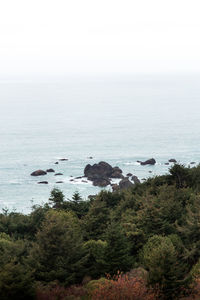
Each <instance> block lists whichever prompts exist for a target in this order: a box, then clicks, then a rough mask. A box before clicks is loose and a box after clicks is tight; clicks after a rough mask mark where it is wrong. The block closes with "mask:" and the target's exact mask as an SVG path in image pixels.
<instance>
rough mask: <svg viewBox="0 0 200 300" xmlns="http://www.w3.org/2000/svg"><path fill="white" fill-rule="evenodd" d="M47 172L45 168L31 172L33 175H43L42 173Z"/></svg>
mask: <svg viewBox="0 0 200 300" xmlns="http://www.w3.org/2000/svg"><path fill="white" fill-rule="evenodd" d="M46 174H47V172H45V171H43V170H36V171H34V172H33V173H31V176H41V175H46Z"/></svg>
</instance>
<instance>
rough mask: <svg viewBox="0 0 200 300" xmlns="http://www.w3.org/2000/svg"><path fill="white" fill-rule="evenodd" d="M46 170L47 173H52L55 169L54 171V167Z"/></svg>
mask: <svg viewBox="0 0 200 300" xmlns="http://www.w3.org/2000/svg"><path fill="white" fill-rule="evenodd" d="M46 172H47V173H53V172H55V171H54V169H47V170H46Z"/></svg>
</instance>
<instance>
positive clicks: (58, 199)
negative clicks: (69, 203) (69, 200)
mask: <svg viewBox="0 0 200 300" xmlns="http://www.w3.org/2000/svg"><path fill="white" fill-rule="evenodd" d="M64 198H65V196H64V194H63V192H62V191H61V190H59V189H57V188H54V189H53V190H52V191H51V196H50V198H49V202H50V204H51V205H52V207H53V208H62V207H63V204H64Z"/></svg>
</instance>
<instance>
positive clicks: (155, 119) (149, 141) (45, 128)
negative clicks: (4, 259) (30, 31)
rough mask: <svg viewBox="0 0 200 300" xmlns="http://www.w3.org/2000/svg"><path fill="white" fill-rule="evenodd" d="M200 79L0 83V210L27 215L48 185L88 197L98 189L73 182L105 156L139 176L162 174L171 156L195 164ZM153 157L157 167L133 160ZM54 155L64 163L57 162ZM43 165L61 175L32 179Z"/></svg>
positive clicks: (198, 158) (199, 155)
mask: <svg viewBox="0 0 200 300" xmlns="http://www.w3.org/2000/svg"><path fill="white" fill-rule="evenodd" d="M199 83H200V76H198V75H185V76H184V75H171V76H170V75H168V76H163V75H162V76H141V75H140V76H122V77H117V76H113V77H111V76H110V77H108V76H107V77H106V76H105V77H101V78H100V77H99V78H81V77H77V78H76V77H73V78H67V77H66V78H56V79H52V78H51V79H34V80H27V81H26V80H21V81H9V80H8V81H1V82H0V209H2V208H5V207H7V208H9V209H15V210H16V211H21V212H25V213H27V212H29V211H30V209H31V206H32V204H41V203H45V202H47V201H48V198H49V194H50V191H51V190H52V188H53V187H59V188H60V189H61V190H62V191H63V192H64V194H65V196H66V198H70V197H71V196H72V194H73V193H74V192H75V191H79V192H80V194H81V195H82V197H83V198H87V196H88V195H89V194H94V193H96V192H98V191H99V190H100V188H97V187H93V186H92V184H91V183H83V182H82V181H81V180H76V181H70V179H72V178H73V177H75V176H81V175H83V170H84V167H85V165H86V164H88V163H92V164H93V163H96V162H99V161H102V160H104V161H107V162H109V163H110V164H112V165H113V166H115V165H117V166H119V167H120V168H122V170H123V172H124V174H126V173H128V172H131V173H133V174H135V175H137V176H138V177H139V178H140V179H143V178H147V177H149V176H155V175H158V174H165V173H167V172H168V168H169V166H166V165H165V164H164V163H165V162H167V161H168V159H169V158H176V159H177V160H178V161H179V162H181V163H184V164H186V165H188V164H189V163H190V162H191V161H195V162H196V163H199V162H200V118H199V109H200V84H199ZM89 156H92V157H93V159H88V157H89ZM151 157H154V158H155V159H156V161H157V163H156V165H155V166H140V165H139V164H137V163H136V161H137V160H146V159H148V158H151ZM59 158H68V159H69V160H68V161H63V162H59V164H58V165H55V164H54V163H55V162H56V161H58V159H59ZM47 168H54V169H55V171H56V172H62V173H63V174H64V175H63V176H61V177H58V176H54V174H48V175H46V176H43V177H40V178H38V177H37V178H36V177H32V176H30V173H31V172H33V171H35V170H37V169H44V170H46V169H47ZM149 171H150V172H152V173H150V172H149ZM70 176H73V177H70ZM40 180H47V181H48V182H49V184H48V185H39V184H37V182H38V181H40ZM58 180H62V181H64V183H62V184H56V181H58Z"/></svg>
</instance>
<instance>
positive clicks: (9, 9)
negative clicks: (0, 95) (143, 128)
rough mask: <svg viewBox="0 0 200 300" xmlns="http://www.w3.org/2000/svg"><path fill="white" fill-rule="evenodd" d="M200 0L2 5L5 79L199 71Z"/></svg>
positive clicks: (32, 0) (0, 63) (1, 70)
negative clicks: (12, 77) (14, 77)
mask: <svg viewBox="0 0 200 300" xmlns="http://www.w3.org/2000/svg"><path fill="white" fill-rule="evenodd" d="M199 12H200V1H199V0H167V1H166V0H165V1H164V0H98V1H97V0H17V1H16V0H2V1H0V78H4V77H9V76H23V75H25V76H31V75H36V76H37V75H38V76H39V75H41V74H43V75H48V74H54V75H55V74H56V75H63V74H77V73H78V74H79V73H80V74H94V73H95V74H104V73H107V74H110V73H114V74H123V73H128V74H129V73H131V74H132V73H136V74H137V73H170V72H172V73H176V72H178V73H181V72H199V71H200V38H199V36H200V17H199Z"/></svg>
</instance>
